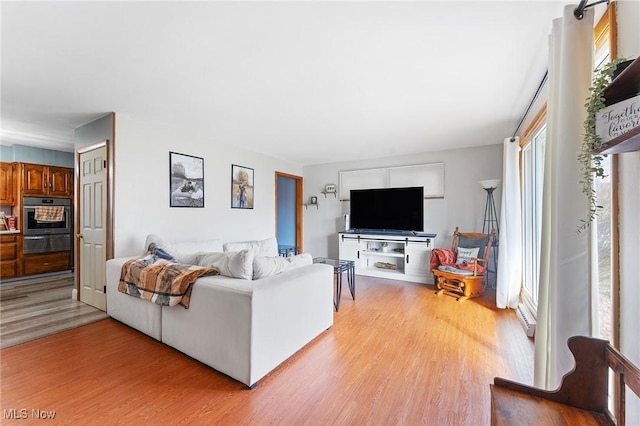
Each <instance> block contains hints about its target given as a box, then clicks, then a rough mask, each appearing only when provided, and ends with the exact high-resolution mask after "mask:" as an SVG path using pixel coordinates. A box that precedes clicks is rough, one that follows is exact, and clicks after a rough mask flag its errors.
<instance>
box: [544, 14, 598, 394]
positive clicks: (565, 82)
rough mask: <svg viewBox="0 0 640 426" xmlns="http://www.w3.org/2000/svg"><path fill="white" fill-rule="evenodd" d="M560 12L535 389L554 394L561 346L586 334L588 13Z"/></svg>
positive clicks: (553, 57) (566, 356) (567, 355)
mask: <svg viewBox="0 0 640 426" xmlns="http://www.w3.org/2000/svg"><path fill="white" fill-rule="evenodd" d="M574 8H575V6H571V5H569V6H565V8H564V13H563V17H562V18H558V19H555V20H554V21H553V29H552V34H551V36H550V55H549V56H550V57H549V92H548V102H547V141H546V149H545V171H544V186H543V202H542V210H543V212H542V238H541V242H542V244H541V245H542V247H541V258H540V290H539V295H538V317H537V320H538V322H537V327H536V337H535V369H534V370H535V371H534V383H535V385H536V386H539V387H542V388H546V389H548V390H553V389H556V388H557V387H558V386H559V384H560V380H561V378H562V376H563V375H564V374H566V373H567V372H568V371H569V370H571V369H572V368H573V356H572V355H571V352H570V351H569V349H568V348H567V339H569V337H571V336H575V335H584V336H590V335H591V322H592V317H591V315H592V313H593V309H592V299H591V283H590V273H589V271H590V267H589V242H590V238H589V232H582V233H580V234H578V233H577V232H576V230H577V227H578V226H579V224H580V219H582V218H583V217H584V216H585V214H586V212H587V211H588V205H587V202H586V199H585V196H584V195H583V194H582V192H581V189H580V186H579V183H578V182H579V181H580V180H581V178H580V176H581V172H580V170H579V165H578V163H577V161H576V155H577V153H578V151H579V148H580V144H581V140H582V137H581V135H582V134H583V129H582V124H583V122H584V119H585V116H586V110H585V108H584V104H585V99H586V98H587V97H588V96H589V86H590V85H591V76H592V73H591V70H592V69H593V10H592V9H589V10H588V11H587V12H586V13H585V16H584V18H583V19H582V20H577V19H576V18H575V17H574V16H573V9H574Z"/></svg>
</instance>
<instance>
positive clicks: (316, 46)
mask: <svg viewBox="0 0 640 426" xmlns="http://www.w3.org/2000/svg"><path fill="white" fill-rule="evenodd" d="M564 3H565V2H560V1H550V2H546V1H536V0H533V1H497V2H488V1H466V2H463V1H414V2H394V1H390V2H382V1H373V2H367V1H359V2H338V1H325V2H304V1H291V2H272V1H262V2H242V1H235V2H213V1H199V2H188V3H187V2H150V1H143V2H56V1H47V2H7V1H3V2H2V4H1V8H2V10H1V15H2V18H1V19H2V21H1V25H2V28H1V36H2V44H1V48H2V51H1V55H2V56H1V59H2V62H1V65H2V70H1V71H2V74H1V82H2V86H1V90H2V92H1V96H2V111H1V114H2V122H1V129H2V133H1V140H0V142H1V143H2V144H3V145H11V144H22V145H31V146H39V147H46V148H50V149H56V150H62V151H73V138H74V129H75V128H76V127H78V126H81V125H83V124H85V123H87V122H90V121H92V120H94V119H96V118H98V117H101V116H103V115H104V114H106V113H108V112H111V111H113V112H116V114H117V115H119V114H124V115H128V116H131V117H135V118H136V120H142V121H144V122H148V123H150V124H153V123H158V124H163V125H165V124H167V123H170V124H171V125H174V126H176V127H177V128H178V129H189V132H190V133H189V134H191V135H198V137H199V139H201V140H205V141H210V142H211V143H226V144H233V145H236V146H241V147H246V148H248V149H250V150H253V151H257V152H261V153H265V154H268V155H271V156H274V157H278V158H282V159H284V160H288V161H291V162H294V163H298V164H303V165H308V164H318V163H326V162H334V161H336V160H353V159H363V158H378V157H386V156H391V155H411V154H415V153H423V152H429V151H435V150H442V149H450V148H462V147H470V146H479V145H490V144H496V143H500V142H501V141H502V140H503V139H504V138H505V137H508V136H511V135H512V134H513V132H514V131H515V128H516V126H517V125H518V122H519V120H520V118H521V116H522V114H523V113H524V111H525V109H526V107H527V105H528V103H529V101H530V100H531V98H532V96H533V94H534V93H535V91H536V89H537V88H538V85H539V83H540V80H541V79H542V76H543V75H544V73H545V70H546V68H547V43H548V41H547V40H548V34H549V32H550V30H551V24H552V19H554V18H556V17H559V16H561V14H562V7H563V4H564ZM178 143H179V142H178Z"/></svg>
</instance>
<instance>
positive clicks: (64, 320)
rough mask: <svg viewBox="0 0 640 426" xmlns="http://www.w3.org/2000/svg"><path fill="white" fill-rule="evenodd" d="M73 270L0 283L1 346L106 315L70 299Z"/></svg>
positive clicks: (88, 321)
mask: <svg viewBox="0 0 640 426" xmlns="http://www.w3.org/2000/svg"><path fill="white" fill-rule="evenodd" d="M73 288H74V281H73V273H71V272H69V273H66V274H59V275H49V276H39V277H35V278H30V279H25V280H20V281H11V282H3V283H1V284H0V348H7V347H9V346H13V345H17V344H18V343H24V342H27V341H29V340H33V339H38V338H41V337H43V336H48V335H50V334H54V333H58V332H60V331H64V330H69V329H72V328H75V327H79V326H81V325H84V324H89V323H91V322H94V321H98V320H101V319H104V318H106V317H107V314H106V313H105V312H103V311H100V310H98V309H95V308H93V307H91V306H89V305H86V304H84V303H82V302H78V301H77V300H73V299H71V291H72V290H73Z"/></svg>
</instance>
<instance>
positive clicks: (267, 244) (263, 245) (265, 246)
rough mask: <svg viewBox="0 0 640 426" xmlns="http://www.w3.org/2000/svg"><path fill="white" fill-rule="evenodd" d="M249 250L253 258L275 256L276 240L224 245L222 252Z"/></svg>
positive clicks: (269, 239) (276, 253)
mask: <svg viewBox="0 0 640 426" xmlns="http://www.w3.org/2000/svg"><path fill="white" fill-rule="evenodd" d="M240 250H251V251H253V254H254V256H277V255H278V240H277V239H276V238H275V237H270V238H265V239H264V240H255V241H238V242H233V243H225V244H224V251H240Z"/></svg>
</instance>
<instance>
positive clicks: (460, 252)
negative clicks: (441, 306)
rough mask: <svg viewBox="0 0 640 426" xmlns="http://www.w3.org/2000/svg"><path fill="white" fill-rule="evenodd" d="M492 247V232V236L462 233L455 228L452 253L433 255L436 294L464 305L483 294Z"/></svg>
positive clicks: (432, 269) (442, 252)
mask: <svg viewBox="0 0 640 426" xmlns="http://www.w3.org/2000/svg"><path fill="white" fill-rule="evenodd" d="M492 243H493V230H491V232H490V233H489V234H482V233H477V232H460V231H459V230H458V227H457V226H456V229H455V231H454V232H453V242H452V244H451V250H447V249H434V250H433V252H432V254H431V272H432V273H433V275H434V278H435V283H436V288H437V289H438V290H437V291H436V294H438V295H441V294H446V295H448V296H452V297H455V298H456V299H457V300H458V301H459V302H463V301H465V300H467V299H468V298H470V297H477V296H480V295H481V294H482V293H484V287H485V284H486V283H485V280H486V278H487V265H488V261H489V255H490V253H491V245H492Z"/></svg>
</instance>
